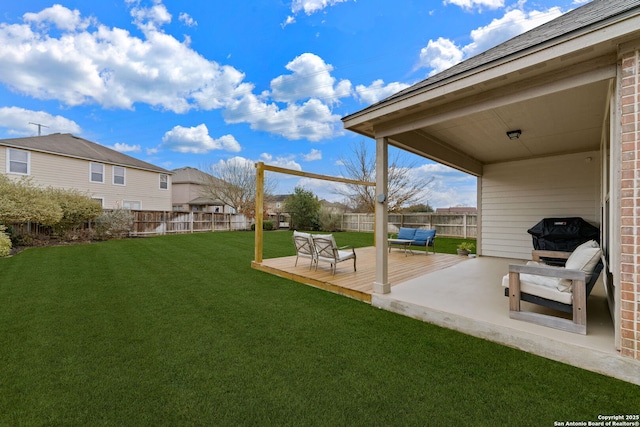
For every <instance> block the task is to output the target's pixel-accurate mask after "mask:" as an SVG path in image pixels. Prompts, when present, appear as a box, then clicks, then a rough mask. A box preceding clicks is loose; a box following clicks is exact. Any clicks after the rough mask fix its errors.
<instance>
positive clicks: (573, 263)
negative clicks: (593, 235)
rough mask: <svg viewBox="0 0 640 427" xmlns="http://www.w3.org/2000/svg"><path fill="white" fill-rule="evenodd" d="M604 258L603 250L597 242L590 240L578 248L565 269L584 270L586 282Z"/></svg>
mask: <svg viewBox="0 0 640 427" xmlns="http://www.w3.org/2000/svg"><path fill="white" fill-rule="evenodd" d="M600 256H602V250H601V249H600V247H599V246H598V243H596V241H595V240H589V241H588V242H585V243H583V244H581V245H580V246H578V247H577V248H576V249H575V250H574V251H573V252H572V253H571V255H570V256H569V259H567V262H566V264H565V265H564V267H565V268H567V269H569V270H582V271H584V273H585V274H586V276H587V277H586V281H587V282H588V281H589V280H590V279H591V275H592V274H593V270H594V269H595V268H596V265H597V264H598V261H600Z"/></svg>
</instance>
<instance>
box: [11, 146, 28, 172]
mask: <svg viewBox="0 0 640 427" xmlns="http://www.w3.org/2000/svg"><path fill="white" fill-rule="evenodd" d="M29 160H30V156H29V152H28V151H24V150H16V149H14V148H7V172H9V173H17V174H20V175H29V172H30V170H29Z"/></svg>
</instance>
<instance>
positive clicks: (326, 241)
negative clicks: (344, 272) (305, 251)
mask: <svg viewBox="0 0 640 427" xmlns="http://www.w3.org/2000/svg"><path fill="white" fill-rule="evenodd" d="M311 240H313V248H314V250H315V253H316V271H317V270H318V262H320V261H324V262H328V263H330V264H331V274H336V268H337V264H338V263H339V262H342V261H347V260H350V259H353V271H356V251H355V249H353V248H352V247H349V246H342V247H340V248H338V246H337V245H336V241H335V239H334V238H333V235H332V234H312V235H311ZM347 248H349V249H351V250H350V251H347V250H344V249H347Z"/></svg>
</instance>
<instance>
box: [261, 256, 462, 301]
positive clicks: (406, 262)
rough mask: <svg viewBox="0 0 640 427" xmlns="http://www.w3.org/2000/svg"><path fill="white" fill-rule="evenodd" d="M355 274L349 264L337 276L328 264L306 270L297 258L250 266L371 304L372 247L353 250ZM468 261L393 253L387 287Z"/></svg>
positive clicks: (342, 265) (306, 264)
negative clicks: (354, 253)
mask: <svg viewBox="0 0 640 427" xmlns="http://www.w3.org/2000/svg"><path fill="white" fill-rule="evenodd" d="M356 257H357V271H356V272H354V271H353V262H352V261H351V260H349V261H344V262H341V263H339V264H338V268H337V270H336V274H335V275H333V274H331V268H330V265H329V264H328V263H320V264H319V266H318V270H317V271H316V270H315V269H312V270H309V260H308V259H306V258H300V259H299V260H298V265H297V266H294V264H295V260H296V257H295V256H288V257H282V258H270V259H264V260H263V261H262V263H260V264H259V263H255V262H254V263H252V267H253V268H255V269H257V270H260V271H264V272H267V273H269V274H274V275H276V276H280V277H283V278H285V279H289V280H293V281H296V282H299V283H303V284H306V285H310V286H314V287H317V288H321V289H325V290H327V291H330V292H334V293H337V294H340V295H345V296H348V297H351V298H355V299H358V300H361V301H365V302H368V303H370V302H371V293H372V290H373V282H374V281H375V275H376V266H375V259H376V256H375V247H366V248H356ZM467 259H468V258H465V257H461V256H457V255H448V254H432V253H431V254H429V255H425V254H424V252H421V251H416V252H415V254H414V255H411V254H407V255H406V256H405V253H404V252H403V251H402V250H397V249H392V250H391V252H390V253H389V270H388V274H389V283H390V284H391V286H392V287H393V286H395V285H398V284H400V283H402V282H405V281H407V280H410V279H414V278H416V277H419V276H422V275H425V274H428V273H431V272H434V271H438V270H441V269H443V268H447V267H450V266H452V265H455V264H458V263H460V262H464V261H465V260H467Z"/></svg>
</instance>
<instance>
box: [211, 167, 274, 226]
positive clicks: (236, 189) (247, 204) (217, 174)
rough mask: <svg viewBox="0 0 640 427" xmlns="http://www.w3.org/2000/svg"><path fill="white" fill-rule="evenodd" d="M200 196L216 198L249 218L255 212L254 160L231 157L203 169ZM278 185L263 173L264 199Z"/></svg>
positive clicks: (267, 197)
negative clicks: (203, 176) (204, 176)
mask: <svg viewBox="0 0 640 427" xmlns="http://www.w3.org/2000/svg"><path fill="white" fill-rule="evenodd" d="M205 172H206V178H205V181H206V182H204V183H203V185H202V186H201V196H203V197H207V198H211V199H216V200H219V201H221V202H222V203H223V204H225V205H227V206H230V207H232V208H233V209H235V211H236V212H237V213H239V214H243V215H244V216H246V217H248V218H253V217H254V215H255V204H256V168H255V166H254V164H253V162H250V161H241V160H238V159H230V160H228V161H226V162H224V161H221V162H219V163H216V164H214V165H209V166H207V167H206V168H205ZM276 186H277V181H276V180H275V178H273V177H270V176H265V180H264V193H265V201H266V200H268V199H269V197H270V196H271V195H272V194H273V192H274V190H275V188H276Z"/></svg>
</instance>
